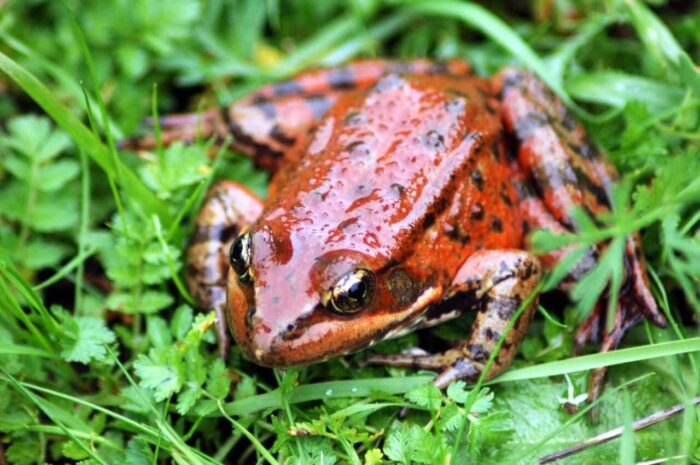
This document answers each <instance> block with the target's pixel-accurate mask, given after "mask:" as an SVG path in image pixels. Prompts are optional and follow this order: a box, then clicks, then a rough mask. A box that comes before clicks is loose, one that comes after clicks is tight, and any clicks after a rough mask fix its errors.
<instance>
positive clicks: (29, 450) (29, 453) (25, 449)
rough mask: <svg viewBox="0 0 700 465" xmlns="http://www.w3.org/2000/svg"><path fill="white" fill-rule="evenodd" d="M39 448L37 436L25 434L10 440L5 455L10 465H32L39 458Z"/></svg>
mask: <svg viewBox="0 0 700 465" xmlns="http://www.w3.org/2000/svg"><path fill="white" fill-rule="evenodd" d="M41 450H42V448H41V444H40V443H39V440H38V438H37V437H36V436H35V435H33V434H25V435H22V436H20V437H17V438H15V439H13V440H12V442H11V443H10V446H9V447H8V448H7V450H6V451H5V456H6V457H7V460H9V462H10V463H11V464H12V465H33V464H35V463H37V461H38V460H39V456H40V455H41Z"/></svg>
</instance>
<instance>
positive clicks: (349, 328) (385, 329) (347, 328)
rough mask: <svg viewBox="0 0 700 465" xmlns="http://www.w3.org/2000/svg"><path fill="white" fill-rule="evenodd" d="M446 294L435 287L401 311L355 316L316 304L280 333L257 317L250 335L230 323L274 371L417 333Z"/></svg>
mask: <svg viewBox="0 0 700 465" xmlns="http://www.w3.org/2000/svg"><path fill="white" fill-rule="evenodd" d="M442 291H443V289H442V287H441V286H437V287H429V288H427V289H425V290H424V291H423V292H422V293H421V294H420V295H419V296H418V297H417V298H416V300H415V301H414V302H413V303H412V304H411V305H410V306H408V307H406V308H403V309H401V310H399V311H381V310H370V311H368V312H367V313H364V314H363V313H360V314H358V315H355V316H352V317H339V316H337V315H332V314H330V313H329V312H328V310H327V309H326V308H325V307H323V306H322V305H320V304H316V305H315V306H313V307H311V308H310V310H309V311H307V312H304V315H305V316H304V317H301V318H299V319H298V320H297V321H296V322H295V323H294V324H291V325H288V326H287V327H285V328H283V329H281V330H279V331H278V330H276V329H274V328H273V327H271V325H270V324H269V323H267V322H265V321H262V319H260V318H256V317H255V316H253V317H252V318H250V319H249V321H248V322H247V324H246V327H245V328H244V331H240V329H241V328H239V327H238V328H237V327H236V324H237V323H236V322H235V321H233V322H231V320H230V323H232V325H231V329H232V330H233V334H234V337H235V339H236V341H237V342H238V343H239V344H240V345H241V347H242V348H243V349H244V351H245V352H246V354H247V355H248V356H249V357H250V358H251V360H252V361H253V362H255V363H256V364H258V365H262V366H267V367H272V368H284V367H291V366H299V365H307V364H311V363H317V362H322V361H325V360H328V359H330V358H333V357H337V356H341V355H347V354H350V353H353V352H357V351H360V350H363V349H366V348H368V347H370V346H372V345H374V344H376V343H378V342H381V341H383V340H386V339H391V338H394V337H398V336H400V335H402V334H405V333H407V332H410V331H412V330H413V329H415V328H416V327H417V326H420V324H421V323H422V320H423V319H424V317H425V315H426V311H427V309H428V308H429V307H430V305H431V304H432V303H435V302H436V301H438V300H439V299H440V297H441V295H442ZM243 333H244V334H243Z"/></svg>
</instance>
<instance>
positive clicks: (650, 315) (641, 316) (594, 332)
mask: <svg viewBox="0 0 700 465" xmlns="http://www.w3.org/2000/svg"><path fill="white" fill-rule="evenodd" d="M637 240H638V238H637V237H636V236H630V237H629V238H628V239H627V244H626V250H625V252H626V256H625V270H626V273H627V275H628V277H627V283H626V285H625V287H623V288H622V289H621V290H620V296H619V301H618V302H617V303H616V305H615V310H614V311H615V315H614V318H613V324H612V327H611V328H607V327H606V318H605V311H604V309H605V308H606V303H604V302H598V303H597V304H596V306H595V307H594V308H593V311H592V312H591V314H590V315H589V316H588V317H587V318H586V320H584V322H583V324H582V325H581V326H580V327H579V329H578V331H577V333H576V338H575V340H574V343H575V347H576V350H577V352H580V351H581V349H582V348H583V346H584V345H585V344H587V343H589V342H590V343H593V344H597V343H598V341H600V349H599V351H600V352H609V351H611V350H615V349H617V347H618V346H619V345H620V342H621V341H622V338H623V337H624V336H625V334H626V333H627V331H629V330H630V329H631V328H632V327H633V326H634V325H636V324H637V323H639V322H641V321H644V320H645V319H648V320H649V321H651V322H652V323H654V324H655V325H657V326H660V327H665V326H666V325H667V322H666V318H665V317H664V316H663V315H662V314H661V313H660V312H659V310H658V307H657V306H656V303H655V302H654V299H653V297H652V295H651V292H650V291H649V287H648V283H647V281H646V274H645V273H644V263H643V262H642V260H641V258H638V257H641V255H637V253H638V246H637ZM606 373H607V368H605V367H603V368H598V369H595V370H592V371H591V375H590V379H589V383H588V400H589V401H591V402H592V401H594V400H595V399H597V398H598V397H599V396H600V394H601V393H602V392H603V386H604V383H605V375H606Z"/></svg>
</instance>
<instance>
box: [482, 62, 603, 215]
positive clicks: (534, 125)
mask: <svg viewBox="0 0 700 465" xmlns="http://www.w3.org/2000/svg"><path fill="white" fill-rule="evenodd" d="M496 82H497V86H498V87H499V90H500V92H501V98H502V101H503V119H504V124H505V127H506V130H507V131H508V132H509V133H510V134H511V135H512V137H513V140H514V142H515V148H516V151H517V159H518V163H519V165H520V166H521V167H522V169H523V170H524V171H525V173H527V174H528V175H529V177H530V178H531V179H532V181H533V182H534V184H535V185H536V187H537V190H538V192H539V195H540V196H541V198H542V200H543V201H544V204H545V205H546V206H547V208H548V210H549V211H550V212H551V213H552V215H553V216H554V217H555V218H556V219H557V220H558V221H560V222H561V223H562V224H563V225H564V226H566V227H567V228H569V229H573V228H574V227H575V224H574V222H573V221H572V218H571V212H572V209H573V208H574V207H575V206H581V207H582V208H584V209H586V210H588V211H589V212H592V213H594V214H598V213H602V212H606V211H609V210H610V191H611V186H612V182H613V180H614V179H615V177H616V176H617V174H616V172H615V170H614V168H613V167H612V165H610V164H609V163H608V162H607V160H606V159H605V157H603V155H602V154H601V153H600V152H599V151H598V150H597V148H596V147H595V146H594V145H592V144H590V143H589V141H588V138H587V137H586V135H585V132H584V130H583V127H582V126H581V125H580V124H579V123H578V122H577V121H576V119H575V118H574V116H573V115H572V114H571V113H570V112H569V111H568V110H567V109H566V107H564V105H563V104H562V103H561V101H560V100H559V99H558V98H556V96H554V95H553V94H552V92H551V91H549V89H547V88H546V86H545V85H544V84H543V83H542V82H541V81H540V80H538V79H537V78H536V77H535V76H533V75H532V74H531V73H528V72H525V71H522V70H518V69H507V70H505V71H503V72H502V73H501V74H500V75H499V77H498V79H497V81H496Z"/></svg>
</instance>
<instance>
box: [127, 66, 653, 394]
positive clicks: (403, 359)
mask: <svg viewBox="0 0 700 465" xmlns="http://www.w3.org/2000/svg"><path fill="white" fill-rule="evenodd" d="M163 126H164V129H165V131H164V140H165V142H166V143H167V142H170V141H172V140H178V139H179V140H185V141H188V140H192V139H193V138H195V137H198V136H206V137H209V136H216V137H218V138H221V139H223V138H224V137H227V136H232V137H233V139H232V140H233V145H234V147H235V148H237V149H239V150H242V151H244V152H246V153H248V154H250V155H251V156H253V157H254V159H255V161H256V162H257V164H258V166H260V167H262V168H264V169H267V170H269V171H270V172H271V173H272V179H271V182H270V189H269V195H268V199H267V201H266V202H263V201H262V200H260V199H259V198H257V197H256V196H255V195H254V194H252V193H251V192H250V191H248V190H247V189H246V188H244V187H242V186H240V185H237V184H234V183H232V182H229V181H221V182H219V183H217V184H216V185H214V187H212V189H211V191H210V192H209V194H208V196H207V198H206V201H205V204H204V207H203V208H202V210H201V212H200V213H199V216H198V217H197V222H196V231H195V232H194V234H193V236H192V239H191V242H190V246H189V249H188V256H187V262H188V268H187V281H188V284H189V288H190V290H191V292H192V293H193V295H194V296H195V297H196V299H197V300H198V302H199V303H200V305H201V306H202V307H203V308H214V309H216V311H217V315H218V319H219V321H218V323H219V327H218V331H219V340H220V350H221V355H222V356H226V354H227V352H228V337H227V331H226V328H225V322H226V321H227V322H228V326H229V327H230V329H231V331H232V332H233V335H234V338H235V340H236V341H237V342H238V344H240V346H241V347H242V348H243V349H244V351H245V353H246V354H247V355H248V356H249V357H250V358H251V359H252V360H253V361H254V362H255V363H257V364H260V365H264V366H269V367H288V366H294V365H302V364H307V363H313V362H319V361H323V360H326V359H328V358H330V357H335V356H338V355H343V354H347V353H351V352H355V351H358V350H362V349H366V348H368V347H370V346H371V345H372V344H375V343H377V342H379V341H382V340H385V339H387V338H391V337H395V336H398V335H401V334H405V333H406V332H409V331H413V330H415V329H418V328H424V327H428V326H432V325H435V324H438V323H442V322H444V321H447V320H450V319H452V318H455V317H457V316H459V315H460V314H462V313H464V312H468V311H475V312H477V315H476V319H475V321H474V324H473V327H472V329H471V333H470V334H469V335H465V336H466V338H465V340H464V342H463V343H461V344H460V345H458V346H457V347H454V348H452V349H449V350H447V351H446V352H444V353H441V354H435V355H415V354H410V355H409V354H399V355H379V354H375V355H371V356H370V361H371V362H374V363H383V364H388V365H395V366H407V367H419V368H425V369H430V370H435V371H438V372H440V374H439V375H438V376H437V378H436V379H435V381H434V383H435V384H436V385H437V386H439V387H444V386H446V385H447V384H449V383H450V382H452V381H454V380H457V379H468V380H474V379H475V378H477V377H478V376H479V375H480V374H481V372H482V371H483V369H484V365H485V363H486V361H487V359H488V358H489V356H490V355H491V353H492V351H493V350H494V348H495V346H496V343H497V341H498V340H499V338H501V335H502V334H503V333H504V331H505V329H506V326H507V324H508V322H509V320H510V319H511V318H512V317H513V315H514V314H515V313H516V311H517V310H518V308H519V307H520V306H521V304H522V303H523V302H525V301H526V300H527V298H528V296H529V295H530V294H531V293H532V292H533V291H534V290H535V289H536V286H537V284H538V282H539V280H540V278H541V275H542V271H543V269H549V268H551V267H552V266H554V265H555V264H556V263H557V262H558V261H559V260H560V259H562V257H563V256H565V255H566V254H567V253H568V252H569V251H570V250H567V249H564V250H558V251H556V252H552V253H549V254H548V255H544V256H539V257H536V256H534V255H532V254H531V253H529V252H528V251H527V238H528V233H529V231H532V230H534V229H546V230H550V231H554V232H566V231H575V230H576V224H575V223H574V222H573V221H572V218H571V211H572V208H573V207H574V206H577V205H578V206H581V207H583V208H584V209H585V210H586V211H587V212H589V213H590V214H591V215H598V214H601V213H604V212H607V211H609V210H610V203H611V202H610V198H611V197H610V192H611V185H612V183H613V180H614V179H615V178H616V176H617V174H616V172H615V170H614V168H613V167H612V166H611V164H610V163H609V162H608V161H607V160H606V159H605V157H604V156H603V154H601V152H600V151H599V150H598V149H597V148H596V147H595V146H593V145H591V143H590V142H589V140H588V139H587V137H586V135H585V134H584V131H583V128H582V126H581V125H580V124H579V123H578V122H577V121H576V119H575V118H574V117H573V115H572V114H571V113H570V112H569V111H568V110H567V109H566V108H565V107H564V106H563V105H562V103H561V102H560V101H559V100H558V99H557V98H556V97H555V96H554V95H552V93H551V92H550V91H549V90H548V89H546V88H545V86H544V85H543V84H542V83H541V82H540V81H539V80H537V79H536V78H535V77H534V76H533V75H532V74H530V73H528V72H525V71H522V70H518V69H507V70H504V71H502V72H501V73H499V74H498V75H497V76H496V77H495V78H493V79H484V78H481V77H476V76H474V75H472V74H471V72H470V67H469V65H467V64H466V63H464V62H461V61H450V62H446V63H435V62H430V61H426V60H414V61H387V60H369V61H358V62H354V63H351V64H348V65H346V66H341V67H336V68H330V69H321V70H315V71H309V72H305V73H302V74H300V75H299V76H297V77H296V78H294V79H291V80H289V81H285V82H281V83H278V84H273V85H268V86H265V87H263V88H261V89H260V90H258V91H257V92H255V93H254V94H252V95H250V96H248V97H246V98H244V99H242V100H239V101H237V102H234V103H233V104H232V105H231V106H230V107H228V108H227V109H225V110H223V111H222V110H219V109H213V110H210V111H207V112H205V113H204V114H201V115H180V116H177V115H175V116H170V117H165V118H164V119H163ZM131 142H132V144H131V145H132V146H133V145H136V146H139V147H149V146H152V145H153V139H152V138H148V139H141V140H139V141H137V143H136V144H134V143H133V142H134V141H131ZM127 145H129V143H127ZM604 246H605V244H600V245H599V246H598V247H594V248H591V249H590V250H589V251H588V253H587V254H586V255H585V256H584V257H583V258H581V259H580V260H579V261H578V263H577V264H576V265H575V266H573V268H572V269H571V270H570V271H569V274H568V276H567V277H566V278H565V279H564V280H563V281H562V283H561V284H560V286H561V287H562V288H563V289H565V290H568V289H571V287H572V286H573V285H574V284H575V283H576V282H577V280H579V279H580V278H581V276H583V275H584V274H585V273H586V272H587V271H589V270H590V269H591V268H592V267H593V266H594V265H595V263H596V259H597V257H598V256H599V255H600V253H601V250H602V249H603V248H604ZM624 265H625V270H626V276H625V283H624V285H623V286H622V291H621V294H620V298H619V302H618V303H617V305H616V313H615V325H614V328H613V329H612V330H611V331H607V330H606V329H605V324H604V322H605V318H603V310H602V309H603V308H604V307H605V305H604V304H601V303H599V304H598V305H597V307H596V308H595V310H594V312H593V313H592V314H591V316H590V317H589V318H588V319H587V320H586V322H584V324H583V326H582V328H581V329H580V330H579V333H578V337H577V342H578V344H579V345H581V344H583V343H585V342H586V341H589V340H597V339H598V338H599V337H602V350H611V349H614V348H615V347H616V346H617V345H618V343H619V342H620V339H621V338H622V336H623V335H624V333H625V332H626V330H627V329H628V328H629V327H630V326H631V325H633V324H635V323H637V322H639V321H641V320H643V319H645V318H647V319H649V320H651V321H652V322H654V323H655V324H657V325H659V326H665V324H666V322H665V319H664V317H663V316H662V315H661V314H660V313H659V311H658V309H657V306H656V304H655V302H654V299H653V298H652V295H651V293H650V291H649V286H648V278H647V275H646V271H645V268H644V263H643V259H642V255H641V251H640V248H639V243H638V238H637V237H635V236H631V237H629V239H628V241H627V247H626V254H625V263H624ZM534 308H535V301H534V300H532V301H531V303H530V305H529V306H528V307H527V308H526V309H525V310H524V312H523V313H522V314H521V316H520V318H519V319H518V321H517V322H516V323H515V324H514V326H513V327H512V329H511V330H510V331H509V332H508V333H507V334H506V336H505V338H504V342H503V344H502V347H501V349H500V351H499V352H498V354H497V356H496V358H495V360H494V363H493V365H492V366H491V368H490V370H489V372H488V373H487V374H486V376H487V377H492V376H494V375H496V374H498V373H499V372H501V371H503V370H504V369H505V368H507V367H508V365H509V364H510V363H511V361H512V359H513V357H514V355H515V353H516V350H517V346H518V344H519V342H520V341H521V340H522V338H523V335H524V334H525V332H526V330H527V327H528V323H529V322H530V320H531V319H532V316H533V312H534ZM603 376H604V371H601V370H599V371H597V372H595V373H594V378H593V380H592V382H591V383H590V386H591V388H590V390H589V395H590V397H591V398H593V397H596V396H597V394H598V392H599V389H600V388H601V386H602V382H603Z"/></svg>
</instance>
